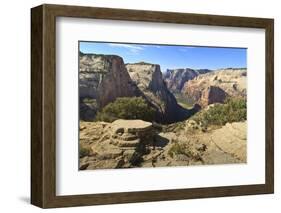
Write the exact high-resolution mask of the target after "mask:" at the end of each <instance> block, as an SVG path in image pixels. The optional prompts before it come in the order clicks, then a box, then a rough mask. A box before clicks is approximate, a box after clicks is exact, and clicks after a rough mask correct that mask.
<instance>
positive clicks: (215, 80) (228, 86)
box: [182, 69, 247, 106]
mask: <svg viewBox="0 0 281 213" xmlns="http://www.w3.org/2000/svg"><path fill="white" fill-rule="evenodd" d="M246 83H247V71H246V69H223V70H217V71H214V72H210V73H207V74H204V75H199V76H197V77H195V78H194V79H192V80H189V81H187V82H186V83H185V84H184V86H183V88H182V94H184V95H185V96H186V97H187V98H190V99H193V101H194V102H196V103H199V104H200V105H201V106H206V105H208V104H212V103H221V102H223V100H224V99H225V98H226V97H227V96H230V97H240V98H245V97H246V94H247V91H246V90H247V87H246V86H247V84H246Z"/></svg>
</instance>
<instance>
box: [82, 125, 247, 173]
mask: <svg viewBox="0 0 281 213" xmlns="http://www.w3.org/2000/svg"><path fill="white" fill-rule="evenodd" d="M163 128H164V129H163V130H162V131H160V132H158V131H157V130H156V128H155V127H154V126H153V125H152V124H151V123H149V122H144V121H141V120H117V121H115V122H113V123H111V124H110V123H104V122H80V148H81V147H87V148H88V149H89V150H91V151H90V153H89V154H88V155H86V156H81V157H80V169H81V170H83V169H106V168H110V169H113V168H131V167H163V166H188V165H208V164H229V163H246V162H247V152H246V148H247V146H246V140H247V122H236V123H227V124H226V125H224V126H222V127H221V128H214V129H212V128H210V129H207V130H206V129H203V128H202V127H201V125H200V124H198V123H196V122H195V121H193V120H187V121H184V122H180V123H176V124H171V125H168V126H165V127H163Z"/></svg>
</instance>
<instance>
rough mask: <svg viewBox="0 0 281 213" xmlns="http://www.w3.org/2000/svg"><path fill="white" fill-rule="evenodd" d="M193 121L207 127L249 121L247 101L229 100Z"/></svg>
mask: <svg viewBox="0 0 281 213" xmlns="http://www.w3.org/2000/svg"><path fill="white" fill-rule="evenodd" d="M193 120H195V121H196V122H198V123H199V122H201V124H202V125H203V126H207V125H210V124H211V125H220V126H222V125H225V124H226V123H228V122H229V123H232V122H238V121H245V120H247V103H246V100H245V99H238V98H232V99H227V100H226V101H225V103H224V104H215V105H214V106H213V107H210V108H209V109H208V110H206V111H201V112H199V113H198V114H197V115H195V116H193Z"/></svg>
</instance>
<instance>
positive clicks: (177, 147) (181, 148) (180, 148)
mask: <svg viewBox="0 0 281 213" xmlns="http://www.w3.org/2000/svg"><path fill="white" fill-rule="evenodd" d="M179 154H182V155H186V156H189V154H188V153H187V152H186V146H185V145H184V144H179V143H175V144H173V145H172V146H171V148H170V149H169V151H168V155H169V156H170V157H174V155H179Z"/></svg>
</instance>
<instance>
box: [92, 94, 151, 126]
mask: <svg viewBox="0 0 281 213" xmlns="http://www.w3.org/2000/svg"><path fill="white" fill-rule="evenodd" d="M155 112H156V111H155V110H154V109H153V108H152V107H150V106H149V105H148V104H147V102H146V101H145V100H144V99H143V98H141V97H131V98H128V97H123V98H117V99H116V101H114V102H112V103H110V104H108V105H106V106H105V107H104V108H103V109H102V110H101V111H100V112H98V113H97V116H96V120H97V121H105V122H113V121H115V120H117V119H128V120H132V119H141V120H144V121H153V120H154V118H155Z"/></svg>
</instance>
